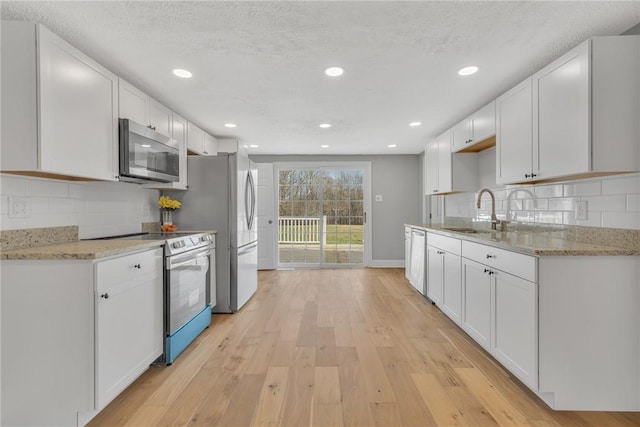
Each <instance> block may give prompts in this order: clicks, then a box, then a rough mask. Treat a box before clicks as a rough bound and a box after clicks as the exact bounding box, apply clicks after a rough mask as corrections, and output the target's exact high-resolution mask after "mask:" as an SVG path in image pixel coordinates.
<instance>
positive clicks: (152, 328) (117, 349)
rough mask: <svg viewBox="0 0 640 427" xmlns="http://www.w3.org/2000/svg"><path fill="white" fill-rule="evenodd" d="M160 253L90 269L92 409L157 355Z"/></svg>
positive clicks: (160, 343)
mask: <svg viewBox="0 0 640 427" xmlns="http://www.w3.org/2000/svg"><path fill="white" fill-rule="evenodd" d="M158 282H160V283H162V251H161V250H157V251H149V252H144V253H140V254H135V255H130V256H126V257H121V258H116V259H113V260H109V261H103V262H100V263H97V264H96V295H95V296H96V332H97V337H96V338H97V339H96V343H97V344H96V368H97V402H98V409H102V408H104V407H105V406H106V405H107V404H108V403H109V402H110V401H111V400H113V399H114V398H115V397H116V396H117V395H118V394H120V392H122V391H123V390H124V389H125V388H126V387H127V386H128V385H129V384H131V382H133V380H135V379H136V378H137V377H138V376H139V375H140V374H141V373H142V372H144V371H145V370H146V369H147V367H148V366H149V364H150V363H151V362H153V361H154V360H155V359H156V358H157V357H158V356H159V355H161V354H162V347H163V341H162V335H163V327H162V304H163V302H162V295H163V290H162V286H158Z"/></svg>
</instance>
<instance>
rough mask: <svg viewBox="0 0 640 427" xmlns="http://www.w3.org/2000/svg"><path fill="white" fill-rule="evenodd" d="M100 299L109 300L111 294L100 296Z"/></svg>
mask: <svg viewBox="0 0 640 427" xmlns="http://www.w3.org/2000/svg"><path fill="white" fill-rule="evenodd" d="M100 298H104V299H109V293H108V292H106V293H104V294H102V295H100Z"/></svg>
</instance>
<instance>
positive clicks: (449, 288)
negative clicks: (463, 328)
mask: <svg viewBox="0 0 640 427" xmlns="http://www.w3.org/2000/svg"><path fill="white" fill-rule="evenodd" d="M443 258H444V270H443V271H444V280H443V290H442V305H441V306H440V309H441V310H442V311H443V312H444V314H446V315H447V316H449V318H450V319H451V320H453V321H454V322H456V323H457V324H458V325H459V324H460V323H461V312H462V280H461V278H460V262H461V261H460V260H461V258H460V256H459V255H455V254H452V253H449V252H445V253H444V255H443Z"/></svg>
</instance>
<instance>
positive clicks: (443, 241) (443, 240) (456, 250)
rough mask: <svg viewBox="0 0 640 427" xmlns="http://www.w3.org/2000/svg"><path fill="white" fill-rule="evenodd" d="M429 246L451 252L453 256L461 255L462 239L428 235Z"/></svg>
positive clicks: (433, 234)
mask: <svg viewBox="0 0 640 427" xmlns="http://www.w3.org/2000/svg"><path fill="white" fill-rule="evenodd" d="M427 244H428V245H430V246H434V247H436V248H440V249H442V250H444V251H447V252H451V253H452V254H456V255H460V249H461V241H460V239H454V238H453V237H447V236H443V235H441V234H435V233H428V234H427Z"/></svg>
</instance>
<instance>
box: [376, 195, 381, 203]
mask: <svg viewBox="0 0 640 427" xmlns="http://www.w3.org/2000/svg"><path fill="white" fill-rule="evenodd" d="M381 201H382V194H376V202H381Z"/></svg>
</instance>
